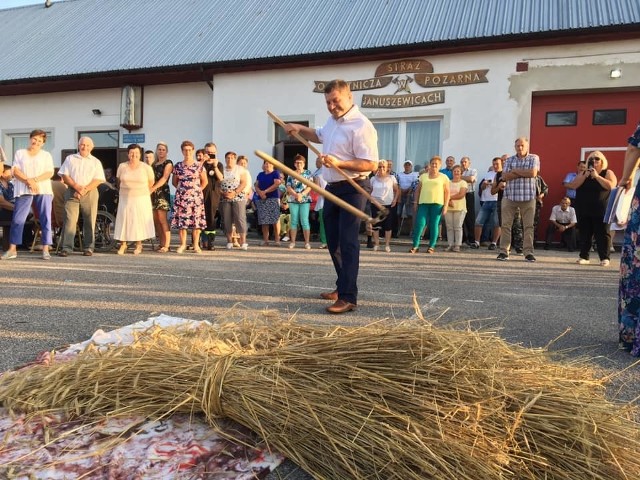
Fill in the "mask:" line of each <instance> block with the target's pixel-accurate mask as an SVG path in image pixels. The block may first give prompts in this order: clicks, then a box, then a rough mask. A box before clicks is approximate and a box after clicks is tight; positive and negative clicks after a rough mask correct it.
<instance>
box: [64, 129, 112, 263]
mask: <svg viewBox="0 0 640 480" xmlns="http://www.w3.org/2000/svg"><path fill="white" fill-rule="evenodd" d="M92 150H93V140H91V138H89V137H82V138H81V139H80V140H78V153H74V154H72V155H69V156H67V158H66V159H65V160H64V163H63V164H62V166H61V167H60V170H59V172H58V174H59V175H60V177H61V178H62V181H63V182H64V183H65V185H66V186H67V187H69V188H68V189H67V191H66V193H65V202H64V216H65V218H64V232H63V236H62V250H61V251H60V253H59V254H58V255H59V256H61V257H66V256H67V255H69V253H71V252H73V241H74V238H75V236H76V228H77V223H78V215H79V213H82V234H83V238H82V242H83V248H84V252H83V254H84V256H86V257H90V256H91V255H93V250H94V248H95V236H94V230H95V225H96V217H97V215H98V197H99V194H98V189H97V187H98V185H100V184H101V183H104V182H105V181H106V179H105V176H104V169H103V167H102V163H100V160H98V159H97V158H96V157H94V156H93V155H91V151H92Z"/></svg>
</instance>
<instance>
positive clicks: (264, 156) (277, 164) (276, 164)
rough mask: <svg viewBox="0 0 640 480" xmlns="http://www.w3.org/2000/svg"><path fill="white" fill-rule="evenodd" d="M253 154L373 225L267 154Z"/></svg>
mask: <svg viewBox="0 0 640 480" xmlns="http://www.w3.org/2000/svg"><path fill="white" fill-rule="evenodd" d="M253 153H255V154H256V155H257V156H258V157H260V158H261V159H262V160H264V161H265V162H269V163H270V164H271V165H273V166H274V167H275V168H277V169H278V170H280V171H282V172H284V173H286V174H287V175H289V176H291V177H293V178H295V179H296V180H298V181H299V182H302V183H304V184H305V185H306V186H307V187H309V188H310V189H311V190H313V191H314V192H316V193H317V194H318V195H322V196H323V197H324V198H326V199H327V200H329V201H330V202H333V203H335V204H336V205H338V206H339V207H340V208H343V209H345V210H347V211H348V212H349V213H351V214H352V215H355V216H356V217H358V218H361V219H362V220H364V221H365V222H369V223H373V222H374V219H373V218H371V217H370V216H369V215H367V214H366V213H365V212H362V211H360V210H358V209H357V208H356V207H354V206H353V205H351V204H350V203H347V202H345V201H344V200H342V199H341V198H339V197H336V196H335V195H334V194H333V193H331V192H327V191H326V190H325V189H324V188H322V187H320V186H318V185H316V184H315V183H313V182H312V181H310V180H309V179H307V178H304V177H303V176H302V175H300V174H299V173H298V172H296V171H295V170H292V169H291V168H289V167H287V166H286V165H285V164H284V163H281V162H279V161H278V160H276V159H275V158H273V157H272V156H271V155H268V154H266V153H264V152H261V151H260V150H256V151H255V152H253Z"/></svg>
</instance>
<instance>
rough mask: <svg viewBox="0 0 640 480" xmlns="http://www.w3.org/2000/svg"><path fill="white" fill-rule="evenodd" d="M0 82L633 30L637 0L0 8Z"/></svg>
mask: <svg viewBox="0 0 640 480" xmlns="http://www.w3.org/2000/svg"><path fill="white" fill-rule="evenodd" d="M0 25H2V26H3V27H2V32H1V34H0V82H6V81H12V80H27V79H46V78H49V79H51V78H60V77H68V76H77V75H84V74H99V73H106V72H122V71H132V70H136V71H138V70H140V69H158V68H171V67H180V66H188V65H216V64H224V63H229V62H236V63H238V62H247V63H253V62H257V61H276V60H277V59H279V58H296V57H300V58H304V57H313V56H314V55H326V54H331V53H334V54H339V53H340V52H358V51H371V50H375V49H382V48H390V47H411V46H412V45H416V46H418V45H420V46H429V45H437V44H446V43H452V42H460V41H467V42H468V41H473V40H474V39H479V40H480V39H491V38H496V37H499V38H502V39H504V38H505V37H506V38H509V37H511V36H522V35H527V34H542V33H558V34H559V33H562V32H572V31H585V29H589V28H594V27H615V26H617V27H624V26H638V25H640V4H639V1H638V0H333V1H331V2H327V1H326V0H322V1H320V0H233V1H229V0H62V1H55V0H54V1H53V5H52V6H51V7H49V8H45V6H44V0H43V1H42V4H41V5H33V6H28V7H19V8H10V9H5V10H0Z"/></svg>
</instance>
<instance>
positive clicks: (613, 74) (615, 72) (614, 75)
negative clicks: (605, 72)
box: [609, 68, 622, 78]
mask: <svg viewBox="0 0 640 480" xmlns="http://www.w3.org/2000/svg"><path fill="white" fill-rule="evenodd" d="M621 76H622V70H620V69H619V68H614V69H613V70H611V71H610V72H609V78H620V77H621Z"/></svg>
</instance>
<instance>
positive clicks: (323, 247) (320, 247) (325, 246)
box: [318, 243, 327, 250]
mask: <svg viewBox="0 0 640 480" xmlns="http://www.w3.org/2000/svg"><path fill="white" fill-rule="evenodd" d="M318 248H319V249H321V250H323V249H325V248H327V244H326V243H323V244H322V245H320V246H319V247H318Z"/></svg>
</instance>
